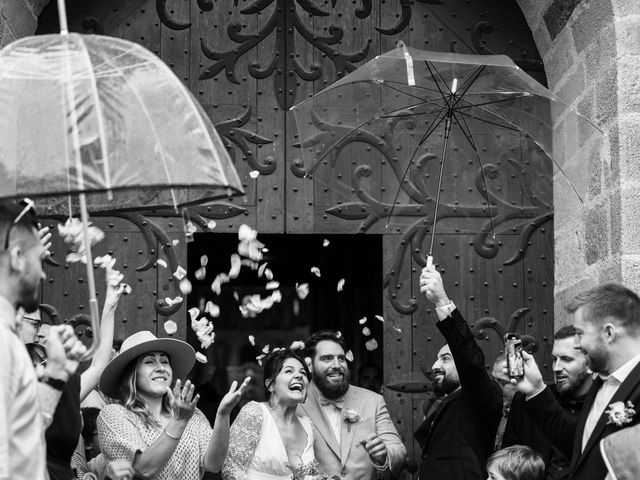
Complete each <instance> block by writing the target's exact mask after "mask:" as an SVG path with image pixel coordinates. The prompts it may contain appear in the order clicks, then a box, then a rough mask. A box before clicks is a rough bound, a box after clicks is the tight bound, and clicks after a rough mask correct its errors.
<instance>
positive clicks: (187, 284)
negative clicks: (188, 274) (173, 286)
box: [179, 278, 193, 295]
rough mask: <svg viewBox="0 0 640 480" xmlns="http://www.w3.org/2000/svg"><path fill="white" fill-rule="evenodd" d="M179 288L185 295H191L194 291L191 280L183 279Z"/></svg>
mask: <svg viewBox="0 0 640 480" xmlns="http://www.w3.org/2000/svg"><path fill="white" fill-rule="evenodd" d="M179 288H180V291H181V292H182V294H183V295H189V294H190V293H191V291H192V290H193V285H191V280H189V279H188V278H183V279H182V280H180V285H179Z"/></svg>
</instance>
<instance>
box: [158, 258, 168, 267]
mask: <svg viewBox="0 0 640 480" xmlns="http://www.w3.org/2000/svg"><path fill="white" fill-rule="evenodd" d="M156 263H157V264H158V265H160V266H161V267H164V268H167V262H165V261H164V260H163V259H161V258H159V259H158V260H156Z"/></svg>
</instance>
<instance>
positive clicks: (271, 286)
mask: <svg viewBox="0 0 640 480" xmlns="http://www.w3.org/2000/svg"><path fill="white" fill-rule="evenodd" d="M279 286H280V282H269V283H267V286H266V287H265V288H266V289H267V290H275V289H276V288H278V287H279Z"/></svg>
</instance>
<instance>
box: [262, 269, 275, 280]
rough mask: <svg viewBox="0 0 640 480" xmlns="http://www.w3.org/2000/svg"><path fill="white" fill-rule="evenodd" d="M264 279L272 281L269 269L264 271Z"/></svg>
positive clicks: (271, 273)
mask: <svg viewBox="0 0 640 480" xmlns="http://www.w3.org/2000/svg"><path fill="white" fill-rule="evenodd" d="M264 278H266V279H267V280H269V281H271V280H273V272H272V271H271V269H269V268H265V269H264Z"/></svg>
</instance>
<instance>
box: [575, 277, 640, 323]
mask: <svg viewBox="0 0 640 480" xmlns="http://www.w3.org/2000/svg"><path fill="white" fill-rule="evenodd" d="M565 308H566V310H567V312H569V313H575V312H576V311H577V310H578V309H579V308H584V312H585V319H587V320H589V321H590V322H593V323H598V324H600V323H601V321H602V320H603V319H604V318H606V317H609V316H611V317H615V318H617V319H618V320H620V322H621V323H622V326H623V327H625V328H629V329H630V330H638V329H640V297H638V295H636V293H634V292H633V291H631V290H630V289H628V288H627V287H625V286H623V285H620V284H617V283H605V284H602V285H598V286H597V287H593V288H590V289H588V290H585V291H584V292H582V293H579V294H578V295H576V297H575V298H574V299H573V300H572V301H571V302H569V304H568V305H567V306H566V307H565Z"/></svg>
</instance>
